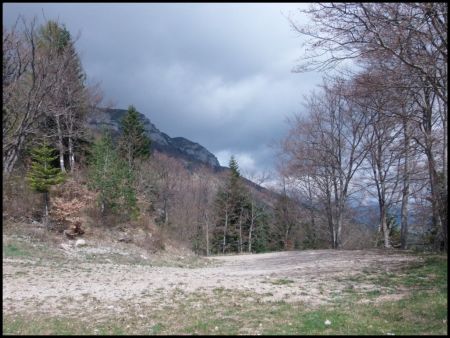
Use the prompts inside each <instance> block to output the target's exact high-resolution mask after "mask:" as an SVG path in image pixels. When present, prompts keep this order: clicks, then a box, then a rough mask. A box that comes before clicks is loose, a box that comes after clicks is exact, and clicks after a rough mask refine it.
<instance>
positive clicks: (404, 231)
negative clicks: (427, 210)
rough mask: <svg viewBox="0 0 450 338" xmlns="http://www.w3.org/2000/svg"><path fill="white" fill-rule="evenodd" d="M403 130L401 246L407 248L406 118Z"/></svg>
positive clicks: (407, 151)
mask: <svg viewBox="0 0 450 338" xmlns="http://www.w3.org/2000/svg"><path fill="white" fill-rule="evenodd" d="M403 130H404V137H405V144H404V146H405V147H404V156H405V163H404V167H403V190H402V206H401V228H400V242H401V248H402V249H406V247H407V241H408V201H409V123H408V120H407V119H406V118H405V120H404V121H403Z"/></svg>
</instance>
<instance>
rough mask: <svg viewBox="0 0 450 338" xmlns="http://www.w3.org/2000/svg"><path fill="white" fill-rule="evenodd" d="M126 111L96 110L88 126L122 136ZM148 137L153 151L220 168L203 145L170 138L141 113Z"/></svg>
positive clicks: (181, 138) (90, 116)
mask: <svg viewBox="0 0 450 338" xmlns="http://www.w3.org/2000/svg"><path fill="white" fill-rule="evenodd" d="M126 112H127V111H126V110H125V109H104V108H100V109H96V110H95V111H92V112H90V113H89V115H88V123H87V126H88V127H89V128H91V129H94V130H98V131H100V130H101V129H102V128H105V129H107V130H109V131H110V132H111V134H112V135H113V137H114V136H118V135H119V134H120V132H121V131H120V121H121V120H122V118H123V116H124V115H125V114H126ZM139 115H140V119H141V122H142V124H143V125H144V128H145V131H146V132H147V136H148V137H149V138H150V139H151V140H152V145H151V147H152V149H154V150H158V151H160V152H162V153H165V154H167V155H171V156H174V157H178V158H182V159H183V160H185V161H187V162H189V163H192V164H203V165H207V166H210V167H212V168H215V169H216V168H220V164H219V161H218V160H217V158H216V157H215V156H214V154H212V153H211V152H209V151H208V150H207V149H206V148H205V147H203V146H202V145H200V144H198V143H195V142H192V141H190V140H188V139H186V138H184V137H174V138H172V137H170V136H168V135H167V134H165V133H163V132H161V131H160V130H159V129H158V128H156V126H155V125H154V124H153V123H152V122H151V121H150V120H149V119H148V118H147V117H146V116H145V115H144V114H141V113H139Z"/></svg>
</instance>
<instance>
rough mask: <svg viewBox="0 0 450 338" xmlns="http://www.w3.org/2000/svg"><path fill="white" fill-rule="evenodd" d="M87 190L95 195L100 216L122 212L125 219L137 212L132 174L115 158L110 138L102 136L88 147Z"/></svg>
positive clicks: (106, 135)
mask: <svg viewBox="0 0 450 338" xmlns="http://www.w3.org/2000/svg"><path fill="white" fill-rule="evenodd" d="M88 176H89V188H90V189H93V190H96V191H98V193H99V196H98V201H99V204H100V210H101V213H102V215H105V214H106V212H107V211H109V210H110V211H112V212H113V213H117V212H119V211H120V212H122V211H126V212H127V216H135V215H136V212H137V207H136V194H135V191H134V188H133V179H134V177H133V174H132V171H131V170H130V168H129V167H128V163H127V162H126V161H124V160H123V159H122V158H120V156H119V155H118V153H117V151H116V149H115V148H114V146H113V143H112V139H111V136H110V135H109V134H105V135H103V136H102V137H101V138H100V139H99V140H97V141H96V142H95V143H94V145H93V147H92V154H91V159H90V164H89V173H88Z"/></svg>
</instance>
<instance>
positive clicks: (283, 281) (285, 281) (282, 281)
mask: <svg viewBox="0 0 450 338" xmlns="http://www.w3.org/2000/svg"><path fill="white" fill-rule="evenodd" d="M270 283H271V284H274V285H286V284H291V283H294V281H293V280H290V279H285V278H280V279H276V280H273V281H270Z"/></svg>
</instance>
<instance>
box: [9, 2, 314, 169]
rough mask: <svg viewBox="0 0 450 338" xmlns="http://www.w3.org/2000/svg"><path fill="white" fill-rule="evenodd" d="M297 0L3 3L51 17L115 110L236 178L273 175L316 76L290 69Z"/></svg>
mask: <svg viewBox="0 0 450 338" xmlns="http://www.w3.org/2000/svg"><path fill="white" fill-rule="evenodd" d="M305 6H307V4H304V3H299V4H293V3H246V4H245V3H228V4H227V3H193V4H191V3H159V4H158V3H147V4H145V3H134V4H133V3H110V4H105V3H101V4H94V3H78V4H73V3H65V4H64V3H42V4H40V3H29V4H25V3H17V4H14V3H9V4H5V3H4V4H3V22H4V25H6V26H11V25H12V24H13V23H14V22H15V21H16V19H17V17H18V15H19V14H22V15H24V16H25V17H26V18H31V17H33V16H37V17H38V19H39V21H40V22H41V23H42V22H43V21H44V20H43V18H44V17H45V18H46V19H52V20H58V21H59V22H60V23H62V24H64V25H65V26H66V27H67V29H68V30H69V31H70V32H71V35H72V36H77V35H78V34H79V38H78V40H77V43H76V46H77V51H78V52H79V54H80V56H81V60H82V64H83V67H84V69H85V72H86V74H87V77H88V81H89V82H90V83H96V82H99V83H100V86H101V88H102V91H103V94H104V97H105V102H112V103H113V104H114V106H113V107H114V108H121V109H126V108H127V107H128V106H129V105H134V106H135V107H136V109H137V110H138V111H139V112H141V113H143V114H145V115H146V116H147V117H148V118H149V119H150V120H151V121H152V123H154V124H155V125H156V127H157V128H158V129H160V130H161V131H162V132H165V133H166V134H168V135H169V136H171V137H179V136H181V137H185V138H187V139H189V140H191V141H194V142H197V143H199V144H201V145H203V146H204V147H205V148H206V149H208V150H209V151H211V152H212V153H213V154H214V155H216V157H217V158H218V160H219V162H220V164H221V165H223V166H228V161H229V159H230V156H231V155H234V156H235V157H236V159H237V161H238V164H239V166H240V169H241V172H242V173H243V174H244V175H247V176H248V175H249V174H251V173H253V174H260V173H262V172H273V171H274V169H275V162H276V159H275V153H276V148H275V147H274V146H273V145H274V144H275V143H276V142H278V141H280V140H281V139H282V138H283V137H284V136H285V135H286V133H287V131H288V130H289V125H288V124H287V122H286V119H287V118H288V117H290V116H292V115H293V114H301V112H302V109H303V107H302V102H303V96H304V95H305V94H308V93H309V92H310V91H311V90H313V89H314V88H315V87H316V86H317V85H318V84H319V83H320V81H321V75H320V74H317V73H301V74H300V73H293V72H292V69H293V68H294V67H295V65H297V64H298V63H299V60H300V58H301V57H302V55H303V54H304V52H303V51H302V48H301V43H302V37H300V36H299V35H298V33H296V32H294V31H293V30H292V28H291V26H290V24H289V21H288V20H287V17H288V16H293V17H295V19H296V21H297V22H299V23H304V22H306V20H307V18H306V17H305V16H303V14H302V13H300V12H298V9H299V8H304V7H305Z"/></svg>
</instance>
